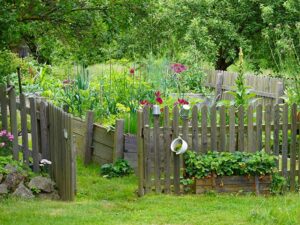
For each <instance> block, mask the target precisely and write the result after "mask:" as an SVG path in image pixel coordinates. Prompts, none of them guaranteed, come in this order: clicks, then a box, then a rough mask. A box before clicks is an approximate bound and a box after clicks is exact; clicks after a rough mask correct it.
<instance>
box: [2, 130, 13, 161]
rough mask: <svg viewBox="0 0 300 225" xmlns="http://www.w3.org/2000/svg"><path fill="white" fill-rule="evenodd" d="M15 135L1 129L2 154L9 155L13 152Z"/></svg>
mask: <svg viewBox="0 0 300 225" xmlns="http://www.w3.org/2000/svg"><path fill="white" fill-rule="evenodd" d="M13 140H14V136H13V135H12V134H11V133H10V132H7V131H6V130H2V131H0V156H8V155H9V154H10V153H11V152H12V141H13Z"/></svg>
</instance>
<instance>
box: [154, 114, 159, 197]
mask: <svg viewBox="0 0 300 225" xmlns="http://www.w3.org/2000/svg"><path fill="white" fill-rule="evenodd" d="M153 132H154V133H153V137H154V142H153V143H154V158H155V159H154V162H155V165H154V168H155V173H154V174H155V181H156V182H155V191H156V193H161V185H160V182H159V181H160V177H161V174H160V171H161V164H160V163H161V155H160V144H159V135H160V130H159V115H155V116H154V130H153Z"/></svg>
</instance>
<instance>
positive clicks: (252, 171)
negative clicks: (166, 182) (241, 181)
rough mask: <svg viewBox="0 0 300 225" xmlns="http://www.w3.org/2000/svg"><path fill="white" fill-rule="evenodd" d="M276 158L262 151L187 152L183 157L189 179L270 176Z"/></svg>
mask: <svg viewBox="0 0 300 225" xmlns="http://www.w3.org/2000/svg"><path fill="white" fill-rule="evenodd" d="M275 159H276V157H275V156H273V155H268V154H267V153H265V152H264V151H261V152H256V153H246V152H234V153H230V152H208V153H207V154H204V155H202V154H197V153H195V152H192V151H188V152H187V153H186V154H185V156H184V160H185V165H186V168H185V171H186V173H187V175H188V177H190V178H197V179H199V178H203V177H209V176H212V175H213V174H216V175H218V176H231V175H252V176H254V175H258V176H264V175H268V174H271V173H273V172H274V171H275V169H276V164H275Z"/></svg>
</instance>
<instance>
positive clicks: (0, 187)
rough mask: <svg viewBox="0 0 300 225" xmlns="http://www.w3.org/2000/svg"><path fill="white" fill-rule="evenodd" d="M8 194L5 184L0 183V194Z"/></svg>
mask: <svg viewBox="0 0 300 225" xmlns="http://www.w3.org/2000/svg"><path fill="white" fill-rule="evenodd" d="M3 194H8V189H7V185H6V184H0V195H3Z"/></svg>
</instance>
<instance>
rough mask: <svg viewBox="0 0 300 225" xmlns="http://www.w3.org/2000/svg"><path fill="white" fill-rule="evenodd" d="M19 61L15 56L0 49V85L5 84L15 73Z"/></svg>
mask: <svg viewBox="0 0 300 225" xmlns="http://www.w3.org/2000/svg"><path fill="white" fill-rule="evenodd" d="M18 66H19V60H18V58H17V56H16V55H15V54H13V53H12V52H10V51H8V50H1V49H0V84H6V82H7V79H8V78H9V76H10V75H11V74H12V73H14V72H16V70H17V67H18Z"/></svg>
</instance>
